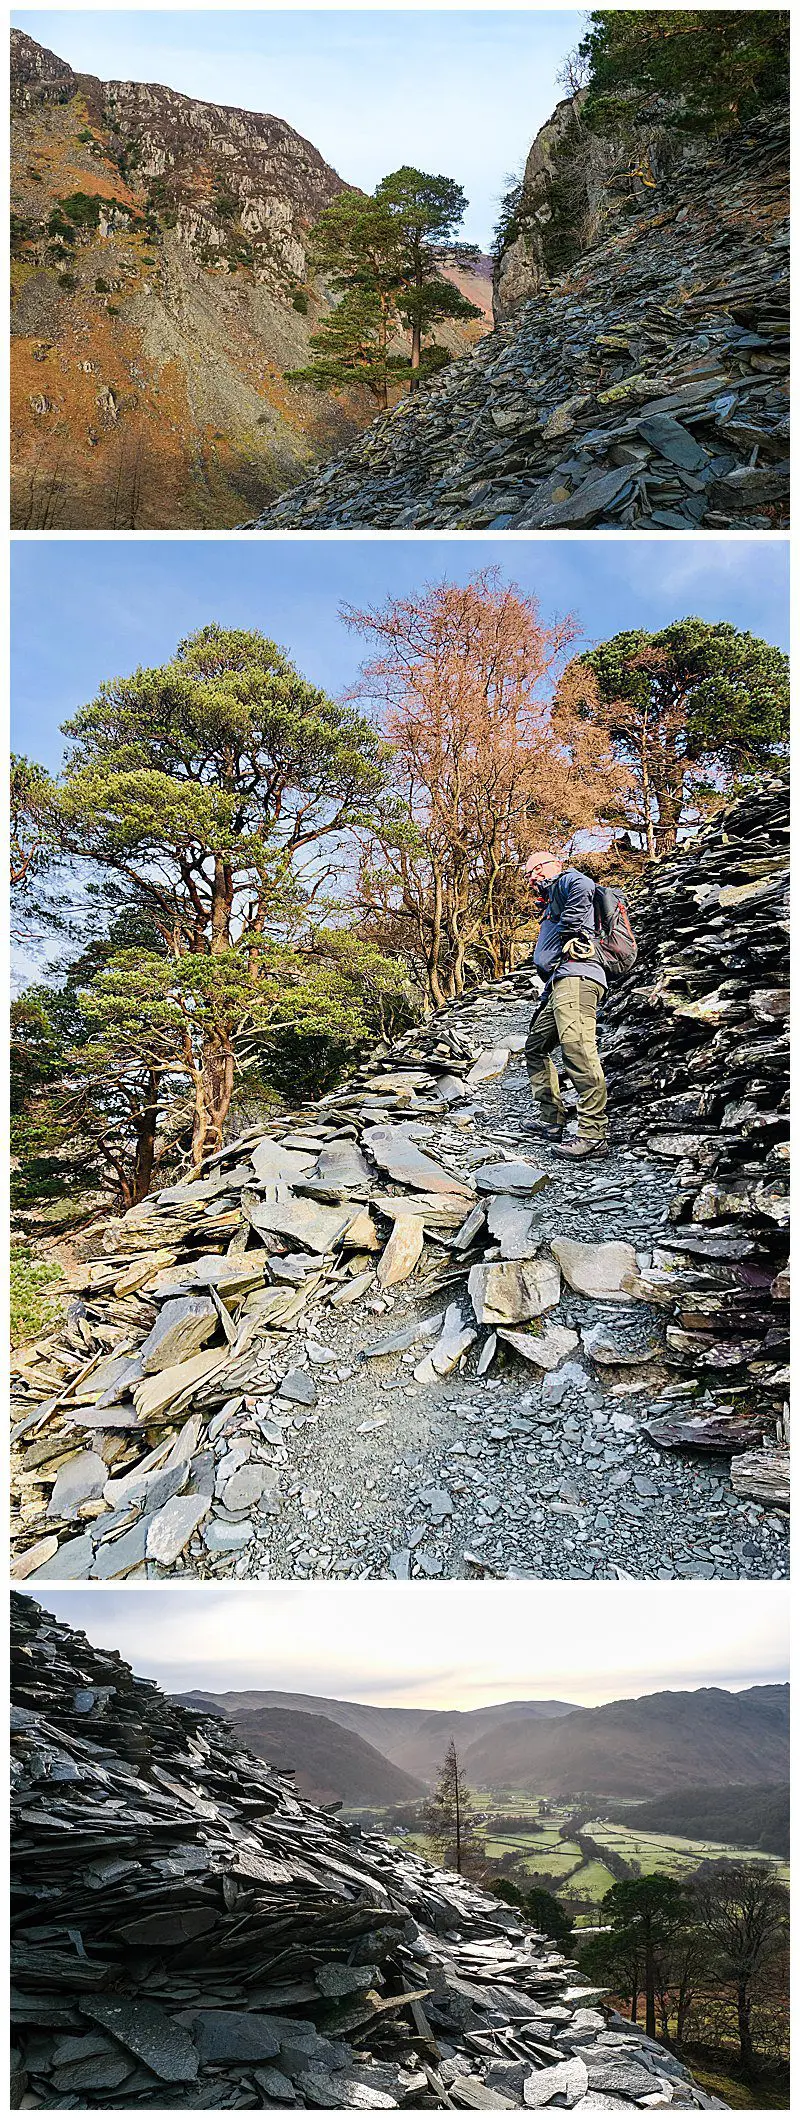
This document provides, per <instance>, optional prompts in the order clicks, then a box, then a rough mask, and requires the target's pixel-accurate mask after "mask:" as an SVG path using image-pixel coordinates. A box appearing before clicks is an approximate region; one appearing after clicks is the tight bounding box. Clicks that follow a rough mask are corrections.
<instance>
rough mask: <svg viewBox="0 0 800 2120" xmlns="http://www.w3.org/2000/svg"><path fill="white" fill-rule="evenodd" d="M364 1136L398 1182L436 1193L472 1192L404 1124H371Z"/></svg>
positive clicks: (370, 1151) (380, 1163)
mask: <svg viewBox="0 0 800 2120" xmlns="http://www.w3.org/2000/svg"><path fill="white" fill-rule="evenodd" d="M361 1139H362V1142H363V1145H364V1147H365V1149H366V1150H367V1152H368V1154H369V1155H370V1156H372V1158H373V1160H374V1162H375V1163H377V1164H378V1166H379V1168H380V1169H381V1170H385V1171H388V1174H389V1177H390V1178H393V1179H394V1181H395V1184H397V1185H413V1186H417V1187H419V1189H420V1191H422V1192H429V1193H434V1194H438V1193H445V1194H447V1193H458V1194H469V1192H470V1188H469V1186H468V1185H466V1184H465V1182H464V1180H463V1179H462V1178H454V1177H453V1176H452V1173H451V1172H450V1171H449V1170H445V1169H444V1168H443V1166H442V1164H441V1163H436V1162H434V1159H433V1157H432V1156H426V1155H425V1153H424V1150H423V1149H421V1148H418V1147H417V1144H416V1141H414V1140H413V1139H412V1136H411V1134H410V1133H408V1132H407V1130H406V1128H405V1127H403V1126H368V1127H365V1129H364V1132H363V1134H362V1136H361Z"/></svg>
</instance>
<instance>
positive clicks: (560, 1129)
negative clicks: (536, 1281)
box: [521, 1119, 566, 1141]
mask: <svg viewBox="0 0 800 2120" xmlns="http://www.w3.org/2000/svg"><path fill="white" fill-rule="evenodd" d="M564 1126H566V1120H565V1121H564ZM564 1126H548V1123H547V1120H546V1119H534V1120H532V1122H531V1125H530V1126H523V1127H522V1128H521V1132H522V1133H523V1134H533V1135H534V1137H535V1139H536V1140H537V1141H563V1139H564Z"/></svg>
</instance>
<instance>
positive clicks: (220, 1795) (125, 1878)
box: [12, 1595, 719, 2111]
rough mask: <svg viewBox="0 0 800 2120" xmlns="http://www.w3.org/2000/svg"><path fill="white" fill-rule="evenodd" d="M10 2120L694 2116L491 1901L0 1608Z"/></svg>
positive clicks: (675, 2069) (694, 2089) (19, 1610)
mask: <svg viewBox="0 0 800 2120" xmlns="http://www.w3.org/2000/svg"><path fill="white" fill-rule="evenodd" d="M12 1689H13V1700H14V1707H13V1775H14V1784H13V1799H12V1828H13V1893H14V1902H13V1903H14V1947H13V1975H12V1977H13V1983H14V1985H13V1996H12V2010H13V2027H14V2049H13V2055H12V2062H13V2089H12V2100H13V2104H14V2107H15V2108H16V2107H19V2106H21V2105H22V2106H25V2107H28V2108H31V2107H38V2106H50V2107H56V2108H58V2107H62V2106H66V2107H72V2108H75V2107H79V2108H93V2109H109V2108H110V2109H111V2110H116V2109H119V2110H123V2111H124V2110H129V2109H131V2108H136V2107H139V2106H142V2107H150V2108H166V2109H168V2110H174V2111H187V2110H195V2109H198V2108H200V2109H203V2110H205V2109H207V2108H211V2107H214V2108H222V2109H225V2110H230V2109H233V2108H235V2109H241V2110H245V2109H246V2110H253V2109H264V2108H265V2107H267V2108H269V2107H277V2108H281V2107H283V2108H285V2107H286V2106H290V2107H295V2106H296V2107H299V2108H301V2109H305V2108H312V2109H318V2108H319V2107H329V2108H336V2107H341V2108H351V2107H358V2108H361V2107H367V2108H368V2109H370V2110H389V2109H397V2108H398V2107H408V2108H411V2109H412V2110H432V2111H438V2110H439V2109H443V2108H450V2109H452V2108H453V2107H455V2108H456V2109H463V2110H475V2109H478V2110H483V2109H484V2108H487V2107H488V2108H490V2109H491V2108H494V2107H497V2108H502V2107H505V2108H510V2107H523V2106H525V2107H531V2106H533V2107H541V2108H546V2107H547V2106H549V2105H551V2104H553V2102H554V2101H555V2106H556V2108H557V2109H558V2108H560V2109H563V2108H564V2106H567V2107H568V2108H569V2109H571V2110H573V2111H583V2110H585V2109H595V2108H596V2107H597V2106H598V2105H599V2106H601V2107H604V2108H607V2107H608V2106H609V2105H611V2106H612V2107H613V2108H615V2109H617V2108H618V2109H620V2110H623V2109H630V2108H632V2107H640V2108H648V2107H649V2106H650V2105H652V2104H653V2103H658V2105H659V2106H670V2107H672V2106H679V2107H684V2108H685V2107H709V2106H718V2104H719V2101H717V2100H714V2099H713V2098H711V2097H709V2096H708V2095H707V2094H706V2093H704V2092H703V2091H701V2090H700V2089H699V2087H698V2086H697V2085H696V2084H695V2083H693V2081H692V2079H691V2077H690V2076H689V2074H688V2072H687V2071H686V2069H685V2068H684V2067H683V2066H682V2064H681V2063H680V2062H679V2061H678V2060H677V2059H676V2058H675V2056H674V2055H673V2054H670V2053H669V2052H668V2051H667V2049H666V2048H664V2047H660V2046H656V2045H654V2044H653V2043H651V2042H650V2041H648V2040H647V2039H646V2038H645V2037H644V2035H643V2033H642V2032H641V2031H640V2030H639V2029H638V2028H637V2027H636V2026H634V2025H630V2024H629V2023H627V2021H626V2020H624V2019H622V2018H620V2017H618V2016H617V2015H616V2014H615V2013H614V2012H613V2011H612V2010H610V2009H609V2008H607V2007H606V2006H605V2005H604V2003H603V1992H602V1990H597V1989H592V1988H587V1987H586V1986H585V1985H584V1984H583V1983H582V1982H581V1980H580V1977H579V1976H578V1975H577V1973H576V1969H575V1967H574V1966H573V1965H571V1964H570V1963H569V1962H568V1961H565V1959H564V1958H563V1957H562V1956H561V1954H560V1953H559V1952H558V1951H556V1950H555V1949H554V1948H553V1946H552V1945H551V1944H550V1943H549V1942H547V1941H546V1940H545V1939H544V1938H543V1937H541V1936H539V1935H537V1934H536V1933H535V1931H533V1930H531V1929H528V1928H522V1927H520V1926H519V1925H518V1923H517V1919H516V1917H515V1916H514V1915H513V1914H512V1913H511V1911H510V1909H508V1908H505V1907H503V1906H502V1905H501V1904H500V1902H499V1901H498V1900H496V1899H493V1898H491V1897H489V1896H488V1895H486V1894H484V1893H483V1892H480V1891H478V1890H476V1889H475V1887H474V1886H472V1885H470V1884H468V1883H467V1882H466V1881H465V1880H463V1879H461V1878H459V1877H457V1876H456V1875H454V1874H453V1873H448V1872H443V1871H441V1870H436V1869H433V1868H431V1867H430V1866H429V1865H428V1864H427V1863H425V1862H423V1861H422V1860H421V1859H420V1858H419V1857H418V1856H416V1855H414V1854H412V1853H411V1852H410V1851H408V1852H407V1851H406V1850H405V1849H403V1850H402V1851H401V1850H399V1849H398V1848H396V1847H392V1846H391V1845H389V1844H388V1843H387V1842H386V1841H384V1840H382V1839H380V1838H379V1837H378V1836H377V1835H375V1834H372V1833H361V1832H359V1830H358V1828H357V1827H356V1826H353V1825H347V1824H345V1823H343V1822H342V1821H341V1820H339V1819H337V1818H335V1817H332V1816H331V1815H330V1813H326V1812H325V1811H320V1810H317V1809H315V1808H314V1807H313V1806H312V1805H310V1804H308V1803H304V1802H303V1801H302V1800H301V1799H300V1798H298V1797H297V1796H296V1795H295V1794H294V1791H293V1789H292V1784H291V1781H290V1780H289V1779H288V1778H287V1776H286V1775H285V1774H279V1773H276V1772H274V1771H273V1770H271V1769H270V1768H269V1767H268V1766H265V1765H263V1764H262V1762H261V1761H259V1760H257V1759H255V1758H253V1757H252V1755H251V1754H249V1753H248V1752H246V1751H244V1750H243V1749H242V1746H241V1743H240V1741H239V1739H238V1738H237V1737H236V1736H235V1734H234V1733H233V1731H232V1730H230V1729H229V1728H228V1727H227V1726H226V1725H225V1724H224V1723H222V1722H220V1721H215V1720H211V1719H209V1718H207V1717H206V1716H204V1715H202V1714H200V1715H198V1714H194V1713H191V1712H190V1711H187V1710H186V1709H185V1708H179V1707H176V1706H175V1705H173V1704H172V1703H171V1702H169V1701H168V1700H167V1699H165V1697H164V1695H163V1694H162V1693H160V1692H159V1691H158V1689H157V1687H156V1686H154V1685H153V1684H152V1683H151V1682H150V1681H147V1680H143V1679H139V1678H134V1676H133V1674H132V1672H131V1671H130V1670H129V1668H128V1666H127V1665H126V1664H125V1663H123V1661H122V1659H121V1658H120V1657H119V1656H117V1655H116V1654H114V1653H113V1652H110V1651H107V1650H105V1651H104V1650H98V1649H94V1648H92V1647H91V1646H90V1645H89V1643H88V1642H87V1640H86V1638H85V1636H84V1635H82V1634H79V1633H75V1632H73V1631H72V1630H71V1629H70V1628H68V1627H65V1626H61V1625H59V1624H57V1623H56V1622H55V1621H54V1620H52V1619H51V1618H50V1616H49V1614H47V1613H44V1612H42V1611H41V1609H40V1608H39V1607H38V1606H37V1605H35V1604H34V1603H33V1602H32V1600H30V1599H28V1598H22V1597H20V1596H18V1595H16V1596H15V1597H14V1599H13V1646H12Z"/></svg>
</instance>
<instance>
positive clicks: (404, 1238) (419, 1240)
mask: <svg viewBox="0 0 800 2120" xmlns="http://www.w3.org/2000/svg"><path fill="white" fill-rule="evenodd" d="M424 1241H425V1225H424V1223H423V1222H422V1220H421V1219H420V1217H419V1215H398V1217H397V1220H396V1222H395V1225H394V1228H393V1230H392V1234H391V1236H390V1238H389V1242H388V1244H387V1245H386V1247H385V1250H384V1251H383V1252H382V1253H381V1257H380V1259H379V1260H378V1280H379V1282H380V1285H381V1288H394V1287H396V1285H397V1284H398V1282H400V1281H407V1280H408V1276H409V1274H411V1273H413V1271H414V1268H415V1266H416V1264H417V1261H418V1260H419V1258H420V1257H421V1255H422V1247H423V1244H424Z"/></svg>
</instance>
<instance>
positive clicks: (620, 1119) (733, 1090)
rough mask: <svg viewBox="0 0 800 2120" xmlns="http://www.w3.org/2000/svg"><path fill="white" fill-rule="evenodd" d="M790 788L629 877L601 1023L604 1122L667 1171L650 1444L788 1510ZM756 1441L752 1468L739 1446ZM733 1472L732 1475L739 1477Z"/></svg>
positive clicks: (726, 813) (731, 811)
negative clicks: (669, 1382)
mask: <svg viewBox="0 0 800 2120" xmlns="http://www.w3.org/2000/svg"><path fill="white" fill-rule="evenodd" d="M788 862H789V790H788V784H787V781H786V779H785V777H784V776H782V775H781V776H777V777H776V778H774V779H772V780H769V781H767V782H766V783H763V784H762V785H761V786H759V787H757V788H755V789H753V791H752V792H751V793H749V794H747V795H744V796H743V797H741V798H740V799H739V800H737V801H735V802H733V803H731V804H729V805H728V806H727V807H726V808H725V809H723V810H722V811H720V812H718V813H717V815H716V816H715V817H714V819H713V821H712V823H711V824H710V825H709V826H707V827H706V829H705V830H704V831H702V832H701V833H700V834H699V835H698V837H697V839H696V840H695V841H694V842H693V844H692V845H691V846H690V847H689V848H688V849H685V850H682V851H680V852H679V853H677V854H676V855H675V856H674V857H673V858H672V859H669V860H665V861H661V862H659V863H658V864H655V865H653V866H652V867H651V868H649V869H648V870H646V871H645V876H644V879H643V882H642V885H641V887H640V889H639V891H638V893H637V894H636V895H635V896H634V898H633V900H632V905H633V917H634V922H635V925H636V929H637V934H638V936H639V940H640V956H639V962H638V964H637V967H636V970H635V972H634V973H632V974H631V976H630V977H629V979H628V980H626V982H625V984H624V986H623V987H622V988H621V989H620V990H619V991H618V992H617V993H616V994H615V995H612V997H611V999H610V1000H609V1003H608V1006H607V1009H606V1012H605V1022H606V1030H605V1047H604V1052H605V1066H606V1071H607V1076H608V1082H609V1091H610V1096H611V1102H612V1107H613V1110H614V1115H615V1125H616V1126H617V1127H619V1128H620V1129H621V1131H622V1132H623V1133H624V1134H625V1137H626V1138H627V1139H629V1140H632V1141H639V1142H646V1144H647V1148H648V1151H649V1152H650V1153H651V1154H654V1155H656V1156H659V1157H663V1158H664V1160H665V1161H666V1162H667V1163H668V1164H669V1165H670V1166H671V1167H672V1168H673V1170H674V1171H675V1180H676V1191H675V1195H674V1198H673V1200H672V1204H671V1207H670V1223H671V1226H670V1229H669V1232H668V1233H665V1235H664V1237H663V1239H662V1241H661V1243H660V1245H659V1246H658V1248H657V1250H656V1252H655V1253H654V1262H653V1272H652V1274H650V1275H648V1276H646V1277H645V1280H646V1285H647V1288H648V1291H649V1293H650V1294H651V1296H653V1297H654V1298H655V1299H657V1300H659V1301H662V1302H664V1303H665V1304H666V1305H667V1306H668V1307H669V1309H670V1310H671V1313H672V1322H671V1323H670V1324H669V1325H668V1327H667V1343H668V1348H669V1360H670V1362H671V1363H673V1364H675V1365H676V1366H677V1367H678V1368H682V1369H684V1370H685V1371H686V1373H687V1381H686V1384H685V1387H684V1388H685V1393H686V1404H685V1409H684V1411H683V1413H681V1412H680V1411H679V1410H678V1409H676V1408H674V1407H673V1409H672V1410H671V1411H670V1413H669V1415H668V1416H666V1417H665V1418H663V1419H661V1420H656V1421H655V1422H654V1423H653V1424H652V1425H651V1427H650V1433H651V1435H652V1436H653V1439H654V1440H656V1441H658V1442H659V1443H660V1444H661V1445H662V1446H667V1447H669V1446H670V1445H671V1444H674V1443H679V1444H685V1443H687V1442H689V1443H691V1444H692V1445H693V1446H695V1447H698V1448H708V1449H719V1448H725V1449H728V1450H732V1451H734V1452H747V1453H748V1460H747V1463H746V1464H744V1465H743V1466H741V1467H739V1468H737V1472H736V1473H735V1475H734V1484H735V1486H737V1488H738V1491H739V1492H743V1493H745V1494H746V1493H748V1492H750V1493H753V1494H757V1495H758V1496H759V1498H761V1499H763V1498H769V1496H770V1494H771V1495H772V1496H773V1498H775V1499H777V1500H778V1501H785V1500H786V1499H787V1494H788V1488H787V1486H786V1473H785V1465H784V1459H783V1454H782V1453H780V1452H778V1453H776V1452H775V1450H774V1445H775V1442H776V1438H780V1437H781V1436H782V1435H783V1433H784V1401H785V1394H786V1390H787V1387H788V1370H787V1367H786V1363H787V1361H788V1351H789V1350H788V1323H789V1318H788V1304H789V1274H788V1260H787V1251H788V1225H789V1199H788V1156H789V1111H788V1101H789V987H788V977H789V970H788V897H787V894H788V881H789V868H788ZM762 1435H763V1439H764V1441H765V1443H767V1444H768V1445H769V1446H770V1447H769V1448H768V1450H767V1452H766V1455H764V1456H761V1455H759V1456H757V1457H756V1458H755V1460H753V1459H752V1457H751V1455H750V1453H751V1452H752V1446H753V1443H754V1440H760V1439H761V1436H762ZM737 1475H738V1476H737Z"/></svg>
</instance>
